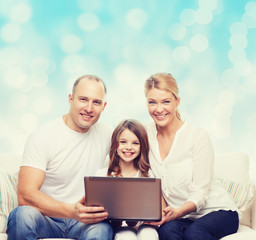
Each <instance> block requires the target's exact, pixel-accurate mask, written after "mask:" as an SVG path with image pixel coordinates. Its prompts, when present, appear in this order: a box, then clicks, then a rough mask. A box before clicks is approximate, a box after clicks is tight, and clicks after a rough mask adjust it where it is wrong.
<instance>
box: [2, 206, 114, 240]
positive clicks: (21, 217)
mask: <svg viewBox="0 0 256 240" xmlns="http://www.w3.org/2000/svg"><path fill="white" fill-rule="evenodd" d="M6 233H7V234H8V240H26V239H27V240H32V239H33V240H34V239H38V238H74V239H78V240H112V238H113V229H112V226H111V225H110V224H109V223H108V222H107V221H104V222H100V223H96V224H83V223H81V222H78V221H77V220H75V219H64V218H50V217H46V216H44V215H42V214H41V213H40V212H39V211H38V210H36V209H35V208H33V207H30V206H20V207H17V208H15V209H14V210H13V211H12V212H11V214H10V216H9V219H8V225H7V231H6Z"/></svg>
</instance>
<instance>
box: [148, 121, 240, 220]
mask: <svg viewBox="0 0 256 240" xmlns="http://www.w3.org/2000/svg"><path fill="white" fill-rule="evenodd" d="M146 129H147V133H148V138H149V144H150V153H149V161H150V165H151V169H152V171H153V173H154V175H155V176H156V177H157V178H161V180H162V193H163V196H164V198H165V200H166V202H167V204H168V205H170V206H172V207H175V208H179V207H181V206H182V205H183V204H184V203H185V202H188V201H191V202H193V203H194V204H195V205H196V208H197V210H196V212H194V213H191V214H188V215H187V216H185V217H188V218H190V219H197V218H199V217H202V216H203V215H205V214H207V213H210V212H212V211H218V210H233V211H238V209H237V207H236V206H235V203H234V202H233V200H232V199H231V198H230V196H229V195H228V193H227V192H226V190H225V189H224V188H223V187H222V186H221V185H219V184H218V183H217V182H215V181H213V161H214V152H213V148H212V144H211V141H210V138H209V136H208V134H207V132H206V131H205V130H203V129H201V128H196V127H194V126H192V125H191V124H189V123H188V122H184V124H183V125H182V127H181V128H180V129H179V130H178V131H177V132H176V135H175V138H174V141H173V144H172V147H171V149H170V151H169V153H168V155H167V157H166V158H165V159H164V160H162V159H161V157H160V152H159V146H158V141H157V129H156V126H155V123H151V124H148V125H146Z"/></svg>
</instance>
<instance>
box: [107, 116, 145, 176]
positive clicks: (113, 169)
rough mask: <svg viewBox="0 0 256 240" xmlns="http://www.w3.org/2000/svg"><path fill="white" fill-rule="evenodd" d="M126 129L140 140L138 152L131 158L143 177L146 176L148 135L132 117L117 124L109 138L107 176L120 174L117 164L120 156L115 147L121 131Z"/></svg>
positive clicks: (117, 144)
mask: <svg viewBox="0 0 256 240" xmlns="http://www.w3.org/2000/svg"><path fill="white" fill-rule="evenodd" d="M126 129H128V130H129V131H131V132H132V133H134V134H135V136H136V137H137V138H138V139H139V142H140V153H139V155H138V156H137V157H136V158H135V159H134V160H133V164H134V167H135V168H136V169H138V170H139V171H140V173H141V175H142V176H143V177H148V176H149V175H148V170H149V168H150V166H149V159H148V153H149V143H148V135H147V132H146V130H145V128H144V126H143V125H142V124H141V123H140V122H138V121H136V120H133V119H128V120H124V121H122V122H121V123H119V124H118V126H117V127H116V128H115V130H114V132H113V134H112V138H111V148H110V153H109V158H110V162H109V168H108V176H117V177H119V176H121V169H120V165H119V161H120V157H119V156H118V155H117V151H116V150H117V148H118V146H119V138H120V135H121V133H122V132H123V131H124V130H126Z"/></svg>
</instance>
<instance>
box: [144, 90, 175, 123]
mask: <svg viewBox="0 0 256 240" xmlns="http://www.w3.org/2000/svg"><path fill="white" fill-rule="evenodd" d="M146 97H147V104H148V112H149V114H150V116H151V117H152V118H153V120H154V121H155V123H156V125H158V126H159V127H166V126H168V125H169V124H171V122H172V120H173V119H174V118H176V109H177V107H178V105H179V103H180V99H176V98H175V97H174V95H173V94H172V93H171V92H168V91H165V90H159V89H157V88H152V89H150V90H149V91H148V92H147V96H146Z"/></svg>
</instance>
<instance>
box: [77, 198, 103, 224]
mask: <svg viewBox="0 0 256 240" xmlns="http://www.w3.org/2000/svg"><path fill="white" fill-rule="evenodd" d="M73 216H74V218H75V219H76V220H78V221H79V222H82V223H85V224H90V223H97V222H101V221H103V220H105V219H107V217H108V213H107V212H106V211H105V210H104V207H100V206H99V207H89V206H86V205H85V196H84V197H83V198H82V199H81V200H80V201H79V202H77V203H76V204H75V205H74V211H73Z"/></svg>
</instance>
